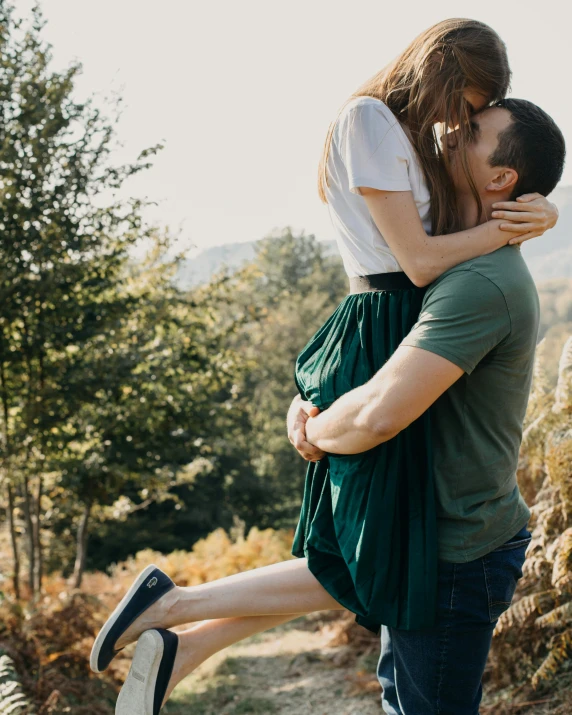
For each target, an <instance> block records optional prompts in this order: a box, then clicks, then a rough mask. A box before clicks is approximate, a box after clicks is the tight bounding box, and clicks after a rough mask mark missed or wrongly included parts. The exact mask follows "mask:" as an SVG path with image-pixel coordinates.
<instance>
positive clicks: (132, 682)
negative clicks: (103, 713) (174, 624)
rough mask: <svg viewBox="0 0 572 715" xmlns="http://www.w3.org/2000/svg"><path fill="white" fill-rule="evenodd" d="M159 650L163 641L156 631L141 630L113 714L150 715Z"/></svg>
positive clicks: (159, 663) (159, 661) (160, 655)
mask: <svg viewBox="0 0 572 715" xmlns="http://www.w3.org/2000/svg"><path fill="white" fill-rule="evenodd" d="M163 649H164V644H163V639H162V638H161V635H160V634H159V633H158V632H157V631H154V630H151V631H145V632H144V633H143V634H142V635H141V637H140V638H139V640H138V641H137V648H136V649H135V654H134V656H133V662H132V663H131V668H130V670H129V674H128V676H127V680H126V681H125V683H124V685H123V687H122V688H121V692H120V693H119V697H118V698H117V704H116V706H115V715H153V707H154V700H155V684H156V683H157V674H158V672H159V666H160V665H161V658H162V657H163Z"/></svg>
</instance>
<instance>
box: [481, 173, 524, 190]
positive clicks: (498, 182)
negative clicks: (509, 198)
mask: <svg viewBox="0 0 572 715" xmlns="http://www.w3.org/2000/svg"><path fill="white" fill-rule="evenodd" d="M517 181H518V174H517V173H516V171H515V170H514V169H508V168H506V167H505V168H502V169H501V168H499V169H498V173H497V174H495V176H493V178H492V179H491V180H490V181H489V183H488V184H487V186H486V187H485V189H486V191H502V192H503V193H505V192H507V191H508V193H509V194H510V193H512V190H513V189H514V187H515V186H516V183H517Z"/></svg>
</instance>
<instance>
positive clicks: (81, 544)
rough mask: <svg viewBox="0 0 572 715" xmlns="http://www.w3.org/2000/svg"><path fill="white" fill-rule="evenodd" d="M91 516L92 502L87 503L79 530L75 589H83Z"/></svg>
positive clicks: (74, 572) (74, 573) (74, 576)
mask: <svg viewBox="0 0 572 715" xmlns="http://www.w3.org/2000/svg"><path fill="white" fill-rule="evenodd" d="M90 515H91V502H89V501H88V502H86V504H85V508H84V511H83V514H82V515H81V519H80V521H79V526H78V529H77V548H76V558H75V565H74V570H73V580H74V588H81V582H82V580H83V574H84V571H85V562H86V558H87V539H88V535H89V528H88V527H89V517H90Z"/></svg>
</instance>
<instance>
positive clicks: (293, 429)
mask: <svg viewBox="0 0 572 715" xmlns="http://www.w3.org/2000/svg"><path fill="white" fill-rule="evenodd" d="M319 412H320V409H319V407H316V405H313V404H312V403H311V402H308V401H307V400H303V399H302V397H301V396H300V395H296V397H295V398H294V399H293V400H292V403H291V405H290V408H289V409H288V415H287V417H286V424H287V427H288V439H289V440H290V442H291V443H292V444H293V445H294V447H295V448H296V450H297V451H298V453H299V454H300V455H301V456H302V457H303V458H304V459H305V460H306V461H307V462H317V461H318V460H320V459H322V457H324V456H325V454H326V452H324V451H322V450H321V449H318V447H315V446H314V445H313V444H310V442H308V441H307V440H306V421H307V420H308V417H315V416H316V415H317V414H318V413H319Z"/></svg>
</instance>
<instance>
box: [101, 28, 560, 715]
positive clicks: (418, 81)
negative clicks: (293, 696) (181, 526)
mask: <svg viewBox="0 0 572 715" xmlns="http://www.w3.org/2000/svg"><path fill="white" fill-rule="evenodd" d="M509 79H510V70H509V67H508V62H507V58H506V52H505V47H504V45H503V43H502V41H501V40H500V38H499V37H498V36H497V35H496V33H494V32H493V31H492V30H491V29H490V28H489V27H487V26H486V25H483V24H482V23H478V22H474V21H471V20H447V21H445V22H442V23H439V24H438V25H436V26H434V27H432V28H430V29H429V30H427V31H426V32H425V33H423V34H422V35H421V36H420V37H418V38H417V39H416V40H415V41H414V42H413V43H412V44H411V45H410V46H409V47H408V48H407V49H406V50H405V52H404V53H403V54H402V55H401V56H400V57H399V58H398V59H397V60H396V61H395V62H394V63H393V64H392V65H391V66H389V67H388V68H386V69H384V70H382V71H381V72H380V73H378V74H377V75H375V76H374V77H373V78H372V79H371V80H369V81H368V82H367V83H366V84H365V85H363V86H362V87H361V88H360V89H359V90H358V91H357V92H356V93H355V95H353V96H352V98H350V100H349V101H348V103H347V104H346V105H345V106H344V107H343V108H342V110H341V111H340V113H339V115H338V117H337V118H336V121H335V122H334V123H333V124H332V126H331V128H330V131H329V134H328V137H327V140H326V147H325V150H324V157H323V160H322V163H321V167H320V195H321V197H322V199H323V200H324V201H326V202H327V203H328V204H329V207H330V211H331V215H332V220H333V222H334V225H335V226H336V229H337V233H338V244H339V247H340V251H341V253H342V258H343V260H344V266H345V269H346V272H347V273H348V275H349V276H350V288H351V292H350V294H348V295H347V296H346V297H345V298H344V299H343V300H342V302H341V303H340V305H339V306H338V307H337V308H336V310H335V311H334V313H333V314H332V316H330V318H329V319H328V320H327V321H326V323H325V324H324V325H323V326H322V327H321V328H320V330H318V331H317V333H316V334H315V335H314V336H313V337H312V338H311V340H310V341H309V342H308V344H307V345H306V346H305V348H304V349H303V350H302V352H301V353H300V355H299V357H298V360H297V363H296V374H295V380H296V384H297V386H298V389H299V392H300V394H301V395H302V396H303V397H304V398H305V399H306V400H310V401H311V402H313V403H314V404H315V405H316V406H317V407H318V408H320V409H324V408H327V407H328V406H329V405H330V404H331V403H332V402H333V401H335V400H336V399H337V398H338V397H340V396H341V395H342V394H343V393H344V392H347V391H348V390H351V389H353V388H354V387H357V386H358V385H360V384H363V383H364V382H365V381H367V380H368V379H369V378H370V377H371V376H372V375H373V374H374V373H375V372H376V371H377V370H378V369H379V368H380V367H381V366H382V365H383V363H384V362H385V361H386V359H387V358H388V357H389V356H390V355H391V353H392V352H393V351H394V350H395V349H396V348H397V346H398V344H399V343H400V341H401V339H402V338H403V337H404V336H405V334H406V333H407V332H408V331H409V330H410V328H411V326H412V325H413V324H414V322H415V320H416V318H417V316H418V313H419V310H420V306H421V300H422V297H423V286H425V285H427V284H428V283H430V282H431V281H433V280H434V279H435V278H437V277H438V276H439V275H441V274H442V273H443V272H444V271H446V270H448V269H449V268H451V267H453V266H455V265H457V264H459V263H461V262H463V261H465V260H469V259H471V258H474V257H477V256H479V255H483V254H485V253H489V252H491V251H494V250H496V249H498V248H500V247H501V246H503V245H505V244H506V243H507V239H509V238H511V237H512V236H514V235H515V234H518V238H517V240H518V241H522V240H526V239H528V238H532V237H533V236H536V235H540V234H541V233H543V232H544V230H546V228H548V227H550V225H552V224H553V223H554V221H555V214H556V212H555V210H554V209H553V207H552V205H551V204H549V202H547V201H546V200H545V199H542V198H541V197H540V198H537V199H535V200H534V201H531V202H530V204H528V205H527V208H529V210H528V211H524V212H522V213H517V214H514V213H510V214H509V216H508V218H510V219H512V220H513V221H514V223H513V224H508V225H506V226H505V227H504V228H508V230H510V231H512V232H513V233H506V231H505V230H503V226H502V225H500V221H494V220H493V221H488V222H486V223H484V224H482V225H480V226H477V227H476V228H475V229H472V230H471V231H460V230H458V229H459V221H458V214H457V211H456V205H455V194H454V190H453V188H452V184H451V179H450V176H449V173H448V157H447V147H446V142H444V143H443V147H441V146H440V144H439V141H438V140H437V137H436V133H435V129H434V125H435V123H436V122H442V123H443V125H444V131H445V132H447V131H448V130H449V129H452V128H455V127H458V131H457V135H458V136H457V145H458V147H459V149H458V150H459V151H460V152H461V154H460V156H461V158H462V157H463V147H464V146H465V145H466V143H467V142H468V141H469V139H470V131H471V127H470V116H471V114H472V113H473V112H474V111H478V110H479V109H481V108H483V107H485V106H486V105H488V104H490V103H492V102H494V101H496V100H498V99H501V98H502V97H504V95H505V93H506V91H507V88H508V85H509ZM463 165H464V167H465V171H466V172H467V179H468V180H469V183H470V185H471V186H473V188H474V182H472V180H471V177H470V175H469V174H468V165H467V162H466V161H464V162H463ZM396 198H397V199H398V200H394V199H396ZM475 198H476V200H477V203H478V194H477V193H476V189H475ZM528 198H530V197H528ZM537 206H540V207H541V208H542V209H543V213H544V215H547V216H548V219H546V218H543V217H542V215H541V212H538V211H536V210H535V208H536V207H537ZM430 230H431V231H432V233H433V235H432V236H429V235H428V233H429V231H430ZM372 275H374V276H375V278H371V276H372ZM428 420H429V416H428V415H427V414H425V415H423V417H422V418H420V419H419V420H417V421H416V422H414V423H413V424H412V425H410V427H408V428H407V429H406V430H404V431H403V432H402V433H400V435H399V438H396V439H393V440H390V441H389V442H386V443H384V444H381V445H379V446H378V447H376V448H375V449H372V450H368V451H367V452H364V453H362V454H358V455H327V456H325V457H324V458H322V459H318V460H316V459H314V458H313V459H314V461H311V463H310V464H309V465H308V472H307V477H306V487H305V493H304V499H303V506H302V513H301V518H300V522H299V525H298V529H297V532H296V536H295V540H294V545H293V553H294V554H295V555H296V556H299V557H300V558H299V559H296V560H292V561H287V562H284V563H281V564H275V565H272V566H268V567H264V568H259V569H253V570H251V571H247V572H244V573H241V574H237V575H235V576H231V577H228V578H224V579H219V580H217V581H213V582H210V583H206V584H203V585H201V586H197V587H190V588H179V587H176V586H175V584H174V583H173V582H172V581H171V580H170V579H169V578H168V576H166V574H164V573H163V572H162V571H160V569H157V568H156V567H155V566H149V567H147V569H145V570H144V571H143V572H142V573H141V574H140V575H139V577H138V578H137V579H136V581H135V583H134V584H133V585H132V587H131V588H130V590H129V592H128V593H127V594H126V596H125V597H124V599H123V600H122V602H121V603H120V604H119V606H118V607H117V608H116V609H115V611H114V612H113V614H112V615H111V617H110V618H109V619H108V621H107V622H106V624H105V625H104V627H103V628H102V630H101V632H100V633H99V634H98V636H97V639H96V641H95V643H94V646H93V650H92V655H91V667H92V669H93V670H94V671H95V672H101V671H103V670H105V668H106V667H107V666H108V665H109V663H110V662H111V660H112V659H113V657H114V655H115V653H116V652H117V651H118V649H121V648H122V647H124V646H125V645H127V644H128V643H130V642H133V641H134V640H137V639H138V645H137V649H136V651H135V655H134V660H133V665H132V668H131V671H130V674H129V676H128V678H127V681H126V683H125V685H124V687H123V689H122V691H121V694H120V696H119V700H118V704H117V709H116V712H117V713H120V714H121V715H128V714H132V715H135V714H137V715H142V714H143V713H144V714H145V715H151V714H152V713H153V714H155V713H158V712H159V710H160V709H161V706H162V703H163V702H164V701H165V700H166V699H167V698H168V697H169V695H170V693H171V691H172V689H173V688H174V686H175V685H176V684H177V683H178V682H179V681H180V680H181V679H182V678H184V677H185V676H186V675H187V674H188V673H190V672H191V671H192V670H193V669H194V668H195V667H196V666H197V665H199V664H200V663H201V662H203V661H204V660H205V659H206V658H208V657H209V656H210V655H212V654H213V653H215V652H217V651H218V650H220V649H222V648H224V647H226V646H228V645H230V644H231V643H234V642H236V641H238V640H241V639H242V638H245V637H246V636H249V635H252V634H254V633H257V632H259V631H263V630H267V629H268V628H272V627H273V626H276V625H278V624H280V623H283V622H285V621H288V620H290V619H292V618H296V617H298V616H299V615H301V614H304V613H309V612H311V611H314V610H325V609H330V608H332V609H339V608H342V607H348V608H350V609H351V610H352V611H353V612H354V613H355V614H356V618H357V620H358V621H359V622H360V623H361V624H362V625H364V626H365V627H367V628H369V629H370V630H372V631H374V632H377V631H378V630H379V627H380V624H382V623H384V624H388V625H395V626H397V627H400V628H421V627H425V626H430V625H431V624H432V623H433V618H434V609H435V601H434V599H435V587H436V571H437V548H436V527H435V508H434V501H433V499H434V495H433V480H432V473H431V454H430V440H429V422H428ZM355 475H359V476H360V478H359V480H358V479H356V478H353V477H354V476H355ZM332 496H333V497H334V499H332ZM333 501H335V509H334V508H333V504H332V502H333ZM382 509H383V512H382V511H381V510H382ZM382 514H383V519H380V516H381V515H382ZM413 514H414V515H415V518H409V517H410V516H411V515H413ZM396 554H398V558H395V555H396ZM204 619H209V620H208V621H205V622H203V623H200V624H199V625H197V626H196V627H195V628H193V629H191V630H188V631H185V632H184V633H179V634H174V633H172V632H170V631H167V630H165V629H166V628H169V627H172V626H175V625H180V624H183V623H190V622H192V621H198V620H204Z"/></svg>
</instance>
